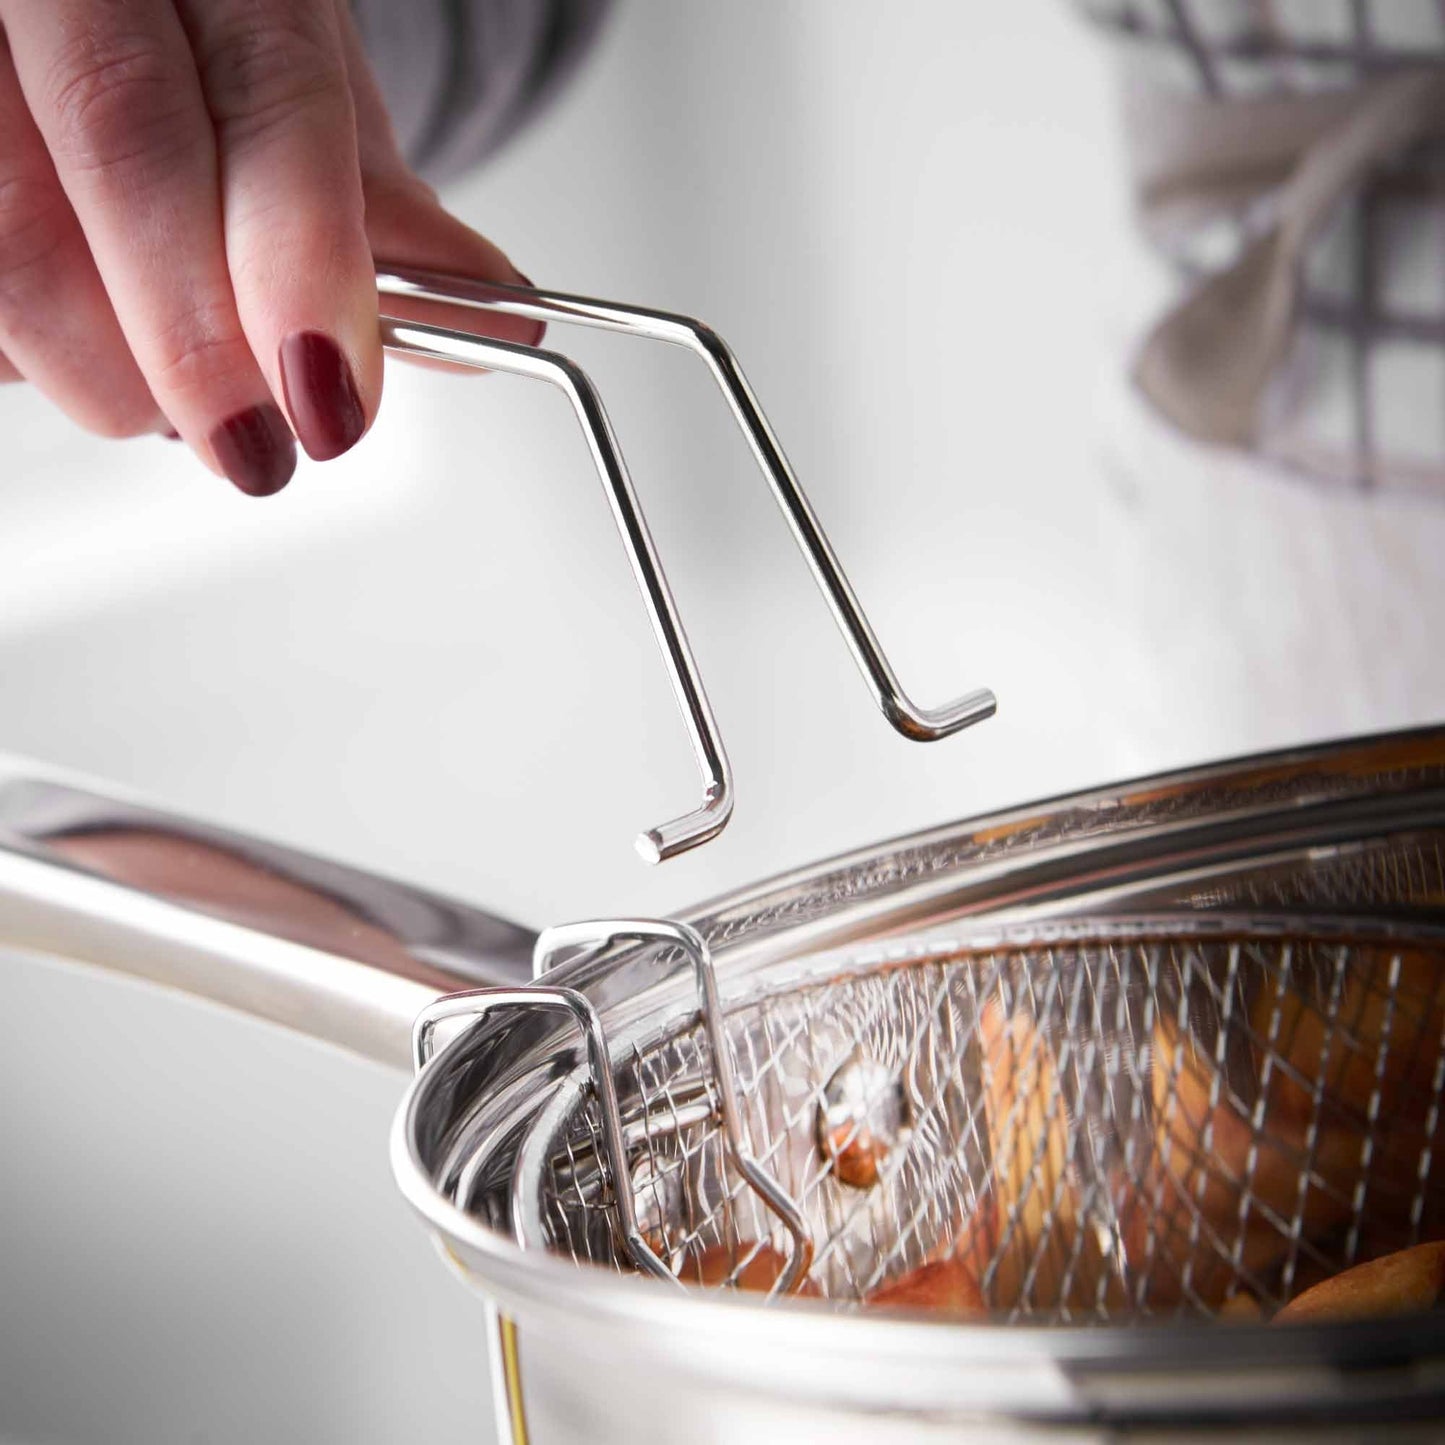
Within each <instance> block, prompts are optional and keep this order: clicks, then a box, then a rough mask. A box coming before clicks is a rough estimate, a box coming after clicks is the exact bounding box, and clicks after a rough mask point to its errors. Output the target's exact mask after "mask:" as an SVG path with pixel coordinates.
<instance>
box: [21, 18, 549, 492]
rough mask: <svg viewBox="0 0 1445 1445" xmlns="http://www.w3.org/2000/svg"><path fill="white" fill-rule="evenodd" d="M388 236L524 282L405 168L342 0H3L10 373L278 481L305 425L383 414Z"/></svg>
mask: <svg viewBox="0 0 1445 1445" xmlns="http://www.w3.org/2000/svg"><path fill="white" fill-rule="evenodd" d="M373 255H375V256H378V257H383V258H385V259H386V260H387V261H391V262H394V263H398V264H405V265H413V266H422V267H427V268H430V269H433V270H439V271H451V272H459V273H462V274H466V275H470V276H476V277H478V278H481V279H484V280H493V281H499V282H504V283H505V282H510V283H517V282H521V281H523V280H524V278H523V277H522V276H521V275H520V273H518V272H517V270H516V268H515V267H514V266H512V264H511V263H510V262H509V261H508V260H507V258H506V257H505V256H504V255H503V254H502V252H501V251H499V250H498V249H497V248H496V247H495V246H493V245H492V244H491V242H489V241H487V240H485V239H484V238H483V237H481V236H479V235H477V234H476V232H474V231H472V230H470V229H469V228H468V227H466V226H464V225H463V224H462V223H461V222H460V221H458V220H456V219H455V218H454V217H452V216H450V215H448V214H447V213H446V212H445V211H444V210H443V209H442V207H441V205H440V204H439V202H438V200H437V198H436V195H435V193H434V192H433V191H432V190H431V189H430V188H429V187H427V186H426V185H424V184H423V183H422V181H420V180H419V179H418V178H417V177H416V176H415V175H414V174H413V173H412V172H411V171H410V170H409V168H408V167H407V165H406V163H405V161H404V160H403V158H402V157H401V155H400V153H399V152H398V149H397V146H396V143H395V140H394V138H393V136H392V131H391V126H390V122H389V121H388V119H387V115H386V110H385V107H384V105H383V103H382V99H381V94H380V91H379V90H378V88H377V86H376V83H375V81H374V79H373V77H372V74H371V70H370V67H369V66H368V64H367V61H366V58H365V56H364V55H363V54H362V51H361V47H360V44H359V41H358V40H357V37H356V34H355V31H354V29H353V26H352V23H351V18H350V14H349V11H348V8H347V4H346V0H0V353H3V354H0V379H7V380H16V379H23V380H27V381H30V382H32V383H33V384H34V385H35V386H37V387H39V388H40V390H41V391H43V392H44V393H45V394H46V395H47V396H48V397H50V398H51V399H52V400H53V401H54V402H56V404H57V405H59V406H60V407H61V408H62V409H63V410H64V411H65V412H66V413H68V414H69V415H70V416H71V417H72V418H74V419H75V420H76V421H77V422H79V423H80V425H82V426H84V427H86V428H87V429H89V430H91V431H93V432H97V433H99V434H100V435H102V436H110V437H126V436H137V435H141V434H144V433H146V432H163V433H167V434H177V433H178V434H179V435H180V436H181V437H182V438H184V439H185V441H186V442H187V443H189V445H190V446H191V447H192V448H193V449H194V450H195V452H196V454H197V455H198V456H199V457H200V458H201V459H202V460H203V461H204V462H205V463H206V464H207V465H208V466H209V467H210V468H211V469H212V470H213V471H215V472H216V473H217V474H219V475H221V476H224V477H228V478H229V479H230V480H231V481H232V482H233V483H235V485H236V486H237V487H238V488H240V490H241V491H243V492H246V493H248V494H250V495H252V496H268V495H270V494H271V493H273V492H276V491H279V490H280V489H281V488H282V487H283V486H285V484H286V482H287V481H288V480H289V479H290V477H291V473H292V471H293V469H294V466H295V460H296V447H295V442H294V440H293V438H292V432H293V430H294V432H295V435H296V437H298V438H299V439H300V441H301V444H302V446H303V447H304V448H305V449H306V451H307V453H308V454H309V455H310V456H312V457H313V458H315V459H316V460H318V461H324V460H327V459H329V458H331V457H335V456H339V455H340V454H341V453H343V452H345V451H347V450H348V449H349V448H350V447H352V446H353V445H354V444H355V443H356V442H357V440H359V438H360V437H361V436H362V435H363V433H364V432H365V431H366V428H367V427H368V426H369V425H370V424H371V422H372V420H373V419H374V418H375V416H376V410H377V405H378V403H379V401H380V399H381V384H382V353H381V344H380V341H379V339H378V332H377V299H376V284H375V275H374V265H373V260H372V257H373ZM392 304H393V303H389V305H392ZM394 305H395V308H396V309H397V310H398V311H399V312H400V313H401V314H404V315H409V316H411V317H414V318H417V319H422V320H429V321H441V322H443V323H445V322H446V321H447V320H448V317H447V316H446V314H445V311H444V309H443V308H436V307H428V306H427V305H425V304H424V303H414V302H413V303H401V302H397V303H394ZM467 324H468V325H470V326H472V327H476V326H477V325H478V319H477V316H476V313H470V314H469V316H468V318H467ZM483 324H485V326H486V328H487V330H488V331H489V332H490V333H491V334H493V335H495V336H499V337H501V338H503V339H506V340H517V341H526V342H535V341H537V340H538V339H540V335H541V328H540V326H539V325H538V323H536V322H533V321H526V320H521V319H517V318H509V317H500V316H499V317H487V318H485V321H484V323H483ZM288 418H289V425H288Z"/></svg>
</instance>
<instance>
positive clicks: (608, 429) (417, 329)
mask: <svg viewBox="0 0 1445 1445" xmlns="http://www.w3.org/2000/svg"><path fill="white" fill-rule="evenodd" d="M381 340H382V344H383V345H384V346H385V347H386V348H387V349H388V350H389V351H395V352H399V353H401V354H403V355H407V356H422V357H427V358H429V359H431V360H433V361H451V362H456V363H458V364H460V365H462V366H475V367H479V368H482V369H485V370H488V371H507V372H512V373H514V374H515V375H517V376H529V377H532V378H534V379H536V380H538V381H549V382H551V383H552V385H553V386H555V387H557V388H559V389H560V390H561V391H562V392H563V394H564V395H565V396H566V397H567V399H568V401H570V402H571V403H572V409H573V411H575V412H576V413H577V420H578V421H580V422H581V423H582V431H583V433H584V434H585V436H586V437H587V444H588V447H589V448H590V450H591V452H592V461H593V463H594V465H595V466H596V468H597V474H598V475H599V476H600V477H601V478H602V484H603V486H604V487H605V488H606V489H607V500H608V502H609V503H611V506H612V516H613V518H614V520H615V521H616V523H617V530H618V532H619V533H620V534H621V536H622V545H623V547H624V548H625V549H626V551H627V560H628V561H629V562H630V563H631V564H632V575H633V577H634V578H636V580H637V586H638V590H639V591H640V592H641V593H642V601H643V604H644V605H645V606H646V608H647V615H648V617H649V619H650V620H651V622H652V631H653V635H654V636H655V637H656V638H657V645H658V647H659V648H660V649H661V650H662V658H663V661H664V663H666V665H667V675H668V677H669V678H670V679H671V681H672V691H673V695H674V696H675V697H676V698H677V705H678V709H679V710H680V711H681V713H682V718H683V722H684V723H685V724H686V726H687V735H688V741H689V742H691V744H692V752H693V756H694V757H695V758H696V759H697V765H698V770H699V772H701V773H702V780H703V800H702V802H701V803H700V804H699V805H698V806H697V807H696V808H694V809H693V810H692V812H690V813H685V814H683V816H682V817H680V818H674V819H672V820H671V822H667V823H663V824H661V825H659V826H658V827H656V828H649V829H648V830H647V831H646V832H645V833H642V834H639V836H638V838H637V851H638V852H639V853H640V854H641V855H642V857H643V858H644V859H645V860H646V861H647V862H649V863H660V862H661V861H662V860H663V859H664V858H671V857H673V856H674V855H675V854H677V853H681V852H684V851H685V850H686V849H688V848H695V847H697V845H698V844H699V843H706V842H707V841H708V840H709V839H711V838H715V837H717V835H718V834H719V833H720V832H721V831H722V829H723V826H724V825H725V824H726V823H727V820H728V818H729V816H730V815H731V813H732V810H733V782H732V768H731V767H730V766H729V764H728V759H727V753H726V752H725V751H724V750H723V744H722V738H721V736H720V735H719V734H718V727H717V720H716V719H715V718H714V717H713V715H712V706H711V704H709V702H708V700H707V693H706V692H705V691H704V690H703V685H702V678H701V677H700V676H699V675H698V671H697V663H696V661H695V660H694V658H693V655H692V648H691V647H690V646H689V645H688V641H687V634H686V633H685V632H684V631H683V628H682V622H681V620H680V619H679V618H678V615H677V603H676V602H674V601H673V597H672V591H671V589H670V588H669V587H668V585H667V578H666V576H665V575H664V573H663V570H662V564H661V563H660V562H659V561H658V560H657V548H656V547H655V546H654V545H653V541H652V534H651V532H649V531H648V529H647V521H646V519H645V518H644V517H643V515H642V508H641V506H640V505H639V503H638V500H637V493H636V491H635V490H634V489H633V486H632V478H631V477H630V476H629V475H628V473H627V465H626V463H625V462H624V461H623V460H622V452H621V450H620V449H619V447H618V445H617V437H616V435H615V434H614V433H613V430H612V423H611V422H610V421H609V420H608V419H607V412H606V411H605V410H604V409H603V406H602V399H601V398H600V397H599V396H598V395H597V389H596V387H594V386H593V385H592V383H591V381H590V380H589V379H588V377H587V374H586V372H584V371H583V370H582V368H581V367H579V366H578V365H576V363H575V362H572V361H569V360H568V359H567V358H566V357H565V356H559V355H558V354H557V353H556V352H555V351H540V350H538V349H537V348H536V347H533V346H523V345H520V344H519V343H516V342H511V341H494V340H491V339H490V338H487V337H480V336H471V335H468V334H467V333H466V332H462V331H449V330H446V329H445V328H443V327H439V326H423V325H421V324H420V323H419V322H414V321H400V320H397V319H396V318H394V317H390V316H383V317H382V319H381Z"/></svg>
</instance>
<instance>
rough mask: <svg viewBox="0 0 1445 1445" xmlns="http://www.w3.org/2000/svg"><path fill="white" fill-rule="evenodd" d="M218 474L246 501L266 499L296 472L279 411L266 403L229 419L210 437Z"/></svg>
mask: <svg viewBox="0 0 1445 1445" xmlns="http://www.w3.org/2000/svg"><path fill="white" fill-rule="evenodd" d="M209 440H210V443H211V451H212V452H213V453H214V455H215V458H216V460H217V461H218V462H219V463H220V464H221V470H222V471H223V472H225V474H226V475H227V476H228V477H229V478H230V479H231V481H233V482H234V483H235V484H236V486H237V487H239V488H240V490H241V491H243V492H245V493H246V495H247V496H248V497H269V496H271V495H272V493H274V492H279V491H280V490H281V488H282V487H284V486H285V485H286V483H287V482H289V481H290V480H291V473H292V472H294V471H295V470H296V442H295V440H294V439H293V438H292V436H291V428H290V427H288V426H287V425H286V418H285V417H283V416H282V415H281V411H280V408H279V407H276V406H273V405H272V404H271V403H270V402H269V401H268V402H266V403H265V404H264V405H262V406H251V407H247V408H246V410H245V411H238V412H237V413H236V414H235V416H233V417H228V418H227V419H226V420H225V421H223V422H222V423H221V424H220V426H218V427H216V428H215V429H214V430H213V431H212V432H211V435H210V438H209Z"/></svg>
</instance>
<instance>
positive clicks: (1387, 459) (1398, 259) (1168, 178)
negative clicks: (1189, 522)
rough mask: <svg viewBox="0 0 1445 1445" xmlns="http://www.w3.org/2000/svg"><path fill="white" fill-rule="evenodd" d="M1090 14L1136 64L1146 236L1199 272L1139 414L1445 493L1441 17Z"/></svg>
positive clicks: (1423, 3) (1246, 1) (1395, 10)
mask: <svg viewBox="0 0 1445 1445" xmlns="http://www.w3.org/2000/svg"><path fill="white" fill-rule="evenodd" d="M1085 8H1086V9H1087V10H1088V11H1089V12H1090V14H1091V16H1092V18H1093V19H1094V20H1095V21H1096V22H1097V23H1099V24H1100V25H1102V26H1104V27H1105V28H1106V29H1107V30H1108V31H1109V32H1110V33H1111V34H1112V35H1113V36H1114V38H1115V40H1116V42H1117V43H1118V45H1119V46H1120V48H1121V51H1122V52H1123V57H1124V72H1125V74H1124V85H1125V95H1126V105H1125V117H1126V128H1127V134H1128V138H1129V145H1130V154H1131V161H1132V166H1133V174H1134V182H1135V190H1136V197H1137V200H1138V204H1139V208H1140V214H1141V219H1142V221H1143V223H1144V225H1145V227H1146V229H1147V230H1148V232H1149V234H1150V236H1151V238H1152V239H1153V240H1154V241H1155V243H1156V244H1157V245H1159V246H1160V247H1161V249H1163V250H1164V251H1165V253H1166V254H1167V255H1169V256H1170V257H1171V258H1172V259H1173V260H1174V261H1175V262H1176V263H1177V264H1178V266H1179V267H1180V269H1181V270H1182V271H1183V272H1184V275H1185V285H1184V288H1183V291H1182V294H1181V298H1180V300H1179V302H1178V303H1177V304H1176V305H1175V306H1174V307H1173V308H1172V309H1171V310H1170V311H1169V312H1168V314H1167V315H1165V316H1164V317H1163V318H1162V319H1161V320H1160V321H1159V322H1158V323H1157V324H1156V325H1155V326H1154V327H1153V328H1152V330H1151V331H1150V333H1149V334H1148V336H1147V337H1146V339H1145V340H1144V342H1143V345H1142V347H1141V349H1140V352H1139V355H1138V358H1137V361H1136V365H1135V372H1134V375H1135V380H1136V382H1137V383H1138V385H1139V387H1140V389H1141V391H1142V392H1143V394H1144V396H1145V397H1146V398H1147V399H1148V401H1149V402H1150V403H1151V405H1152V406H1153V407H1154V408H1155V409H1157V410H1158V411H1159V412H1160V413H1161V414H1162V415H1163V416H1165V417H1166V418H1168V419H1169V420H1170V421H1171V422H1172V423H1173V424H1174V425H1175V426H1177V427H1178V428H1180V429H1181V430H1182V431H1184V432H1185V433H1187V434H1188V435H1190V436H1192V437H1194V438H1196V439H1198V440H1200V441H1203V442H1208V443H1214V444H1219V445H1225V446H1230V447H1237V448H1244V449H1248V450H1251V451H1255V452H1257V453H1259V454H1261V455H1263V456H1266V457H1268V458H1270V459H1272V460H1273V461H1275V462H1278V463H1280V464H1282V465H1284V466H1287V467H1289V468H1291V469H1293V470H1299V471H1304V472H1306V473H1308V474H1310V475H1313V476H1316V477H1321V478H1327V479H1329V480H1334V481H1340V482H1345V483H1349V484H1354V485H1360V486H1374V485H1381V484H1403V485H1412V486H1421V487H1427V488H1430V489H1432V490H1437V491H1438V492H1439V493H1440V494H1441V495H1442V496H1445V7H1442V6H1440V5H1437V4H1433V3H1428V0H1373V3H1372V0H1357V3H1352V4H1349V5H1345V4H1344V3H1343V0H1341V3H1340V4H1339V5H1338V6H1336V5H1335V4H1333V3H1332V0H1310V4H1309V5H1308V6H1306V5H1302V4H1296V5H1289V4H1284V3H1280V0H1157V3H1152V4H1145V3H1142V0H1134V3H1122V0H1112V3H1106V0H1100V3H1095V4H1092V5H1088V6H1086V7H1085ZM1402 19H1403V20H1405V21H1408V22H1409V23H1408V25H1403V26H1402V24H1401V21H1402Z"/></svg>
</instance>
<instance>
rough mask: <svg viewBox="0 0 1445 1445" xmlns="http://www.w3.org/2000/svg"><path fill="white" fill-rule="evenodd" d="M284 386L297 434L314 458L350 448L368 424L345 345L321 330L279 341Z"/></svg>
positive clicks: (323, 458)
mask: <svg viewBox="0 0 1445 1445" xmlns="http://www.w3.org/2000/svg"><path fill="white" fill-rule="evenodd" d="M281 388H282V390H283V391H284V392H285V394H286V406H287V408H288V409H289V410H290V412H291V419H292V421H294V422H295V423H296V435H297V436H298V437H300V438H301V445H302V446H303V447H305V448H306V455H307V456H309V457H310V458H311V459H312V460H313V461H318V462H328V461H330V460H331V458H332V457H339V456H340V455H341V454H342V452H346V451H350V450H351V448H352V447H354V446H355V445H356V443H357V442H358V441H360V440H361V434H362V432H364V431H365V430H366V413H365V412H364V411H363V410H362V409H361V397H360V396H359V395H358V394H357V390H356V382H355V381H354V380H353V379H352V375H351V368H350V367H349V366H348V365H347V364H346V358H345V357H344V356H343V355H342V354H341V348H340V347H339V346H338V345H337V344H336V343H335V342H334V341H333V340H332V339H331V338H330V337H329V336H327V335H325V334H324V333H322V332H320V331H298V332H296V333H295V334H294V335H292V336H288V337H287V338H286V340H285V341H283V342H282V343H281Z"/></svg>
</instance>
